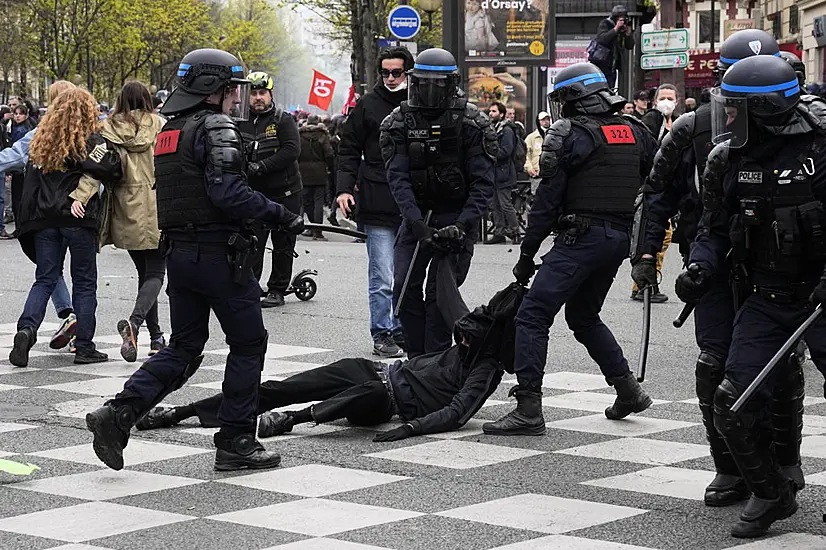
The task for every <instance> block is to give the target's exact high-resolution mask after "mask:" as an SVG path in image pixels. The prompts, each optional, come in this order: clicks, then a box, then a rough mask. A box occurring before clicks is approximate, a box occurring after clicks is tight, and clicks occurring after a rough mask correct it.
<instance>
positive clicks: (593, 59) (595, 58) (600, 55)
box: [585, 19, 614, 67]
mask: <svg viewBox="0 0 826 550" xmlns="http://www.w3.org/2000/svg"><path fill="white" fill-rule="evenodd" d="M609 21H610V19H609ZM585 53H587V54H588V62H589V63H593V64H594V65H596V66H598V67H605V66H607V65H608V63H609V62H610V63H613V62H614V50H613V49H612V48H608V47H606V46H603V45H602V44H600V43H599V41H598V40H597V39H596V37H594V38H592V39H591V42H590V43H589V44H588V47H587V48H586V49H585Z"/></svg>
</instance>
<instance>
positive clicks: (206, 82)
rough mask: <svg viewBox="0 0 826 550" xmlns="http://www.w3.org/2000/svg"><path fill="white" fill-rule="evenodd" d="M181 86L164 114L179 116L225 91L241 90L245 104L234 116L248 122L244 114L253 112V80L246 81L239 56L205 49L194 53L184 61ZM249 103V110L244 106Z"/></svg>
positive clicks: (182, 61)
mask: <svg viewBox="0 0 826 550" xmlns="http://www.w3.org/2000/svg"><path fill="white" fill-rule="evenodd" d="M177 76H178V87H177V88H175V89H174V90H173V91H172V94H170V96H169V97H168V98H167V100H166V102H165V103H164V106H163V109H161V113H162V114H165V115H166V114H169V115H172V114H176V113H180V112H182V111H186V110H188V109H191V108H192V107H195V106H196V105H198V104H199V103H201V102H202V101H203V100H204V99H205V98H206V97H207V96H209V95H212V94H214V93H216V92H219V91H221V90H227V89H231V90H235V88H236V87H237V86H243V87H245V88H246V89H245V90H239V96H240V101H241V103H240V104H239V105H240V106H239V107H238V108H237V109H236V110H237V111H239V112H238V113H232V115H233V117H235V118H239V119H244V118H245V117H244V118H242V117H243V111H245V110H246V112H247V113H248V112H249V83H250V82H249V80H247V79H246V78H244V68H243V66H242V65H241V62H240V61H239V60H238V58H237V57H235V56H234V55H232V54H231V53H229V52H225V51H223V50H216V49H212V48H204V49H200V50H193V51H191V52H189V53H188V54H186V55H185V56H184V58H183V59H181V63H180V65H178V74H177ZM244 104H246V109H244V107H243V105H244Z"/></svg>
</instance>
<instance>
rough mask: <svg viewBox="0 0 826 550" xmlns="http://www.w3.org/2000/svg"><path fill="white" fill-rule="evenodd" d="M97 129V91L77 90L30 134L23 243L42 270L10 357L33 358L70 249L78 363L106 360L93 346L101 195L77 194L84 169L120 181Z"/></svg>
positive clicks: (19, 362)
mask: <svg viewBox="0 0 826 550" xmlns="http://www.w3.org/2000/svg"><path fill="white" fill-rule="evenodd" d="M97 132H98V110H97V104H96V103H95V100H94V98H93V97H92V95H91V94H90V93H89V92H87V91H85V90H82V89H80V88H74V89H69V90H66V91H64V92H63V93H61V94H60V95H58V96H57V97H56V98H55V101H54V103H53V104H52V105H50V106H49V111H48V113H47V114H46V116H45V117H43V120H42V121H41V123H40V125H39V126H38V128H37V132H36V133H35V135H34V137H33V138H32V142H31V147H30V148H29V166H28V168H27V170H26V179H25V182H24V185H23V198H22V201H21V205H20V220H19V222H18V226H17V227H18V229H17V230H18V232H19V239H20V244H21V246H22V247H24V249H25V248H29V249H32V248H33V249H34V257H35V258H36V262H37V268H36V270H35V282H34V284H33V285H32V288H31V290H30V291H29V296H28V298H27V299H26V305H25V306H24V308H23V313H22V314H21V316H20V318H19V319H18V321H17V334H15V336H14V347H13V349H12V350H11V352H10V353H9V361H10V362H11V363H12V364H13V365H15V366H18V367H25V366H27V365H28V362H29V350H31V348H32V346H34V344H35V342H36V341H37V331H38V329H39V328H40V324H41V323H42V322H43V317H44V315H45V313H46V306H47V303H48V300H49V296H50V295H51V293H52V291H53V290H54V288H55V286H56V285H57V281H58V279H59V277H60V274H61V271H62V266H63V260H64V258H65V256H66V250H67V248H68V250H70V251H71V262H70V263H71V274H72V305H73V306H74V309H75V314H76V315H77V332H76V340H75V346H76V348H77V352H76V354H75V361H74V362H75V363H77V364H88V363H98V362H101V361H106V360H107V359H108V357H107V356H106V354H104V353H100V352H99V351H97V350H96V349H95V345H94V344H93V343H92V338H93V336H94V334H95V310H96V309H97V262H96V254H97V225H98V221H97V219H98V213H99V210H100V204H99V203H100V201H99V199H98V197H97V195H94V196H93V197H91V199H90V200H89V201H88V202H87V203H86V205H85V206H84V204H83V203H82V202H80V201H78V200H74V199H73V198H72V194H73V193H75V192H76V191H77V189H78V185H79V184H80V180H81V177H83V176H84V175H87V176H89V177H91V178H94V181H106V182H111V181H117V180H118V179H119V178H120V173H121V167H120V158H119V157H118V156H117V153H116V152H114V150H113V149H112V148H111V146H109V145H108V144H107V142H106V141H105V140H104V139H103V138H102V137H101V136H100V135H99V134H98V133H97Z"/></svg>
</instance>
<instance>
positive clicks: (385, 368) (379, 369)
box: [373, 362, 399, 414]
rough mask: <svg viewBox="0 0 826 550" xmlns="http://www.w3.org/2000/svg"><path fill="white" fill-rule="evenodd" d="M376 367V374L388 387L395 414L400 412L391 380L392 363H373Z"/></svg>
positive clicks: (391, 405)
mask: <svg viewBox="0 0 826 550" xmlns="http://www.w3.org/2000/svg"><path fill="white" fill-rule="evenodd" d="M373 365H374V366H375V367H376V374H377V375H378V377H379V380H381V383H382V384H384V387H385V388H387V394H388V395H389V396H390V407H391V408H392V409H393V414H398V412H399V408H398V407H397V406H396V395H395V394H394V393H393V384H392V383H391V382H390V365H389V364H386V363H378V362H376V363H373Z"/></svg>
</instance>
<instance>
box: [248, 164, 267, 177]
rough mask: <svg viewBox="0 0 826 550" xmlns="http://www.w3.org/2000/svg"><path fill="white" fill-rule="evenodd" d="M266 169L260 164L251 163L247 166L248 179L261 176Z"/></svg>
mask: <svg viewBox="0 0 826 550" xmlns="http://www.w3.org/2000/svg"><path fill="white" fill-rule="evenodd" d="M263 170H264V167H263V166H261V163H260V162H251V163H249V165H247V177H250V178H252V177H255V176H260V175H261V172H263Z"/></svg>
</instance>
